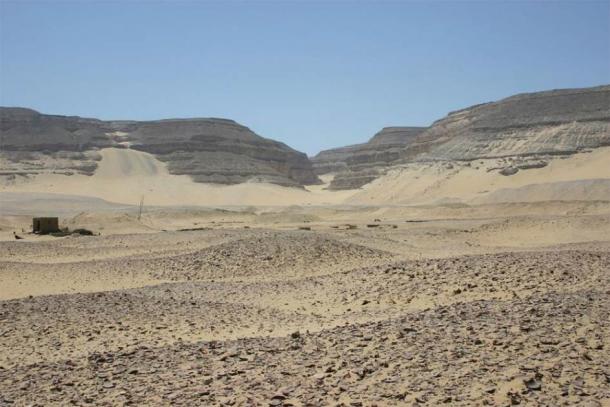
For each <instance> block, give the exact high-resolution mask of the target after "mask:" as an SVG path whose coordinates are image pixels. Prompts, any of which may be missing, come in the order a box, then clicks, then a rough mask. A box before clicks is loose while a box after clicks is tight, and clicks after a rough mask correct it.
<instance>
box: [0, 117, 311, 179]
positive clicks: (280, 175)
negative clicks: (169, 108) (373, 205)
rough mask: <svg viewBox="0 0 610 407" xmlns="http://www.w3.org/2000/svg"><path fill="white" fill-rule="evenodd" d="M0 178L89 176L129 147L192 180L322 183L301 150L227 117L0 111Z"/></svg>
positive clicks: (174, 172) (172, 171) (171, 171)
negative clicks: (113, 151)
mask: <svg viewBox="0 0 610 407" xmlns="http://www.w3.org/2000/svg"><path fill="white" fill-rule="evenodd" d="M0 126H1V127H0V130H1V132H0V147H1V148H0V150H1V151H0V154H1V157H0V158H1V159H2V167H3V168H2V175H4V176H11V175H12V176H17V175H23V176H27V175H32V174H36V173H39V172H44V171H49V170H50V169H52V171H53V172H56V173H64V174H66V175H70V174H72V173H81V174H88V175H90V174H92V173H93V172H94V171H95V169H96V166H97V164H96V161H97V160H99V154H97V150H99V149H100V148H104V147H118V148H133V149H137V150H141V151H145V152H148V153H151V154H154V155H155V156H156V157H157V158H158V159H160V160H162V161H164V162H166V163H167V165H168V169H169V171H170V173H173V174H181V175H189V176H191V177H192V178H193V180H194V181H196V182H206V183H220V184H237V183H242V182H249V181H258V182H271V183H275V184H279V185H285V186H302V185H306V184H315V183H318V182H319V179H318V178H317V176H316V175H315V174H314V172H313V169H312V166H311V163H310V162H309V160H308V158H307V156H306V155H305V154H303V153H300V152H298V151H295V150H293V149H291V148H290V147H288V146H287V145H285V144H283V143H280V142H277V141H274V140H270V139H266V138H263V137H260V136H259V135H257V134H255V133H254V132H252V131H251V130H250V129H248V128H247V127H244V126H242V125H240V124H238V123H236V122H234V121H232V120H226V119H214V118H205V119H170V120H158V121H102V120H97V119H86V118H81V117H72V116H54V115H45V114H40V113H38V112H36V111H34V110H31V109H24V108H0Z"/></svg>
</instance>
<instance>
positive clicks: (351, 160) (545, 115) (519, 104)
mask: <svg viewBox="0 0 610 407" xmlns="http://www.w3.org/2000/svg"><path fill="white" fill-rule="evenodd" d="M384 131H386V129H384V130H382V131H381V132H380V133H378V135H383V133H384ZM376 137H377V136H376ZM374 140H375V137H374V138H373V139H371V141H369V142H368V143H365V144H360V145H356V146H349V147H344V148H338V149H332V150H326V151H322V152H321V153H319V154H318V155H317V156H316V157H314V158H313V162H314V167H315V169H316V172H317V173H318V174H325V173H329V172H338V174H337V175H336V176H335V178H334V180H333V182H332V183H331V188H332V189H350V188H358V187H360V186H362V185H364V184H366V183H367V182H370V181H372V180H374V179H375V178H377V177H379V176H380V175H382V174H383V173H384V172H385V169H387V168H388V166H389V165H397V164H403V163H409V162H414V161H438V160H440V161H470V160H475V159H482V158H500V157H521V158H524V157H530V159H531V160H533V162H537V163H538V161H536V160H537V159H538V158H540V157H544V156H546V157H548V156H553V155H567V154H573V153H576V152H578V151H581V150H583V149H589V148H597V147H602V146H608V145H610V86H609V85H606V86H598V87H593V88H583V89H563V90H551V91H545V92H536V93H526V94H520V95H516V96H512V97H509V98H506V99H502V100H500V101H498V102H492V103H484V104H480V105H475V106H472V107H469V108H466V109H463V110H458V111H455V112H451V113H449V115H447V117H445V118H443V119H441V120H438V121H436V122H435V123H433V124H432V126H430V127H429V128H428V129H426V130H425V131H420V132H417V133H416V134H415V135H413V136H411V137H408V138H406V139H403V141H404V140H408V141H407V142H404V143H403V144H402V145H400V144H399V145H392V147H391V148H387V149H384V147H385V146H386V145H385V144H381V146H376V145H375V143H374ZM375 148H377V150H374V151H376V153H374V154H363V153H362V152H363V151H370V149H375ZM536 165H538V166H540V164H539V163H538V164H536ZM542 165H544V164H542ZM529 168H535V166H534V167H531V166H530V167H529Z"/></svg>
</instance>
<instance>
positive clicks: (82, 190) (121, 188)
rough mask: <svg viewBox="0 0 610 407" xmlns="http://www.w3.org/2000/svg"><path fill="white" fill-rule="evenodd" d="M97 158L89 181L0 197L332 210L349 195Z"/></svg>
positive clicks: (77, 178)
mask: <svg viewBox="0 0 610 407" xmlns="http://www.w3.org/2000/svg"><path fill="white" fill-rule="evenodd" d="M100 153H101V156H102V160H101V161H100V163H99V166H98V168H97V170H96V171H95V174H94V175H92V176H85V175H72V176H65V175H61V174H52V173H49V174H42V175H39V176H37V177H36V178H34V179H32V180H28V181H25V182H20V183H17V184H13V185H4V186H2V187H0V191H1V192H46V193H56V194H70V195H84V196H90V197H97V198H102V199H105V200H107V201H110V202H119V203H125V204H132V205H134V204H135V205H137V204H138V203H139V202H140V199H141V198H142V197H144V201H145V203H146V204H147V205H203V206H222V205H293V204H302V205H305V204H334V203H338V202H341V201H343V200H344V199H345V198H346V197H347V196H349V195H351V194H352V193H353V192H351V191H343V192H329V191H325V190H322V189H321V188H319V187H318V188H313V189H312V191H311V192H308V191H307V190H301V189H297V188H286V187H280V186H278V185H273V184H266V183H245V184H239V185H229V186H223V185H211V184H200V183H195V182H193V181H192V180H191V178H190V177H189V176H186V175H171V174H170V173H169V172H168V170H167V166H166V165H165V164H164V163H163V162H161V161H159V160H157V159H156V158H155V157H154V156H153V155H151V154H148V153H145V152H141V151H135V150H129V149H116V148H106V149H102V150H101V151H100Z"/></svg>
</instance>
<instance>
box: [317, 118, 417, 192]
mask: <svg viewBox="0 0 610 407" xmlns="http://www.w3.org/2000/svg"><path fill="white" fill-rule="evenodd" d="M425 129H426V128H425V127H385V128H383V129H382V130H381V131H379V132H378V133H377V134H375V135H374V136H373V137H372V138H371V139H370V140H369V141H368V142H366V143H362V144H356V145H352V146H347V147H340V148H333V149H330V150H324V151H321V152H320V153H318V154H317V155H316V156H315V157H313V158H312V162H313V166H314V170H315V171H316V173H317V174H326V173H338V174H339V175H338V176H337V177H336V178H335V179H334V180H333V182H332V183H331V188H333V189H351V188H359V187H361V186H362V185H364V184H367V183H368V182H371V181H372V180H374V179H375V178H377V177H378V176H379V175H380V174H381V173H382V172H383V169H384V168H387V167H389V166H391V165H393V164H396V163H398V162H399V161H400V159H401V157H402V153H403V151H404V148H405V146H407V145H408V144H410V143H412V142H413V141H415V140H416V138H417V136H418V135H419V134H421V133H422V132H423V131H424V130H425Z"/></svg>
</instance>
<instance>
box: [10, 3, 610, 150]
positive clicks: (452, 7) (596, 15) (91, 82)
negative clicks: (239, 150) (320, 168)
mask: <svg viewBox="0 0 610 407" xmlns="http://www.w3.org/2000/svg"><path fill="white" fill-rule="evenodd" d="M0 18H1V20H0V104H2V105H4V106H27V107H31V108H34V109H36V110H39V111H41V112H44V113H53V114H68V115H80V116H87V117H98V118H102V119H141V120H145V119H160V118H169V117H225V118H231V119H234V120H237V121H238V122H240V123H242V124H244V125H246V126H248V127H250V128H252V129H253V130H254V131H256V132H257V133H259V134H260V135H263V136H265V137H269V138H274V139H277V140H281V141H283V142H285V143H287V144H289V145H290V146H292V147H294V148H296V149H298V150H301V151H304V152H306V153H308V154H314V153H316V152H318V151H319V150H320V149H325V148H329V147H334V146H341V145H345V144H351V143H357V142H362V141H365V140H367V139H368V138H370V137H371V136H372V135H373V134H374V133H375V132H376V131H378V130H379V129H381V128H382V127H384V126H392V125H428V124H430V123H431V122H432V121H434V120H436V119H439V118H441V117H443V116H444V115H445V114H446V113H447V112H449V111H451V110H455V109H459V108H463V107H466V106H469V105H472V104H476V103H481V102H485V101H491V100H497V99H499V98H502V97H506V96H509V95H512V94H515V93H519V92H529V91H537V90H544V89H551V88H566V87H584V86H592V85H599V84H604V83H610V1H602V2H587V1H574V2H551V1H536V2H516V1H511V2H501V1H489V2H482V1H480V2H462V1H453V2H363V1H358V2H349V1H335V2H323V1H317V2H305V1H284V2H279V1H276V2H237V1H234V2H187V1H180V2H143V1H131V2H109V1H104V2H90V1H79V2H56V1H42V2H33V1H19V2H11V1H7V0H0Z"/></svg>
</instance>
